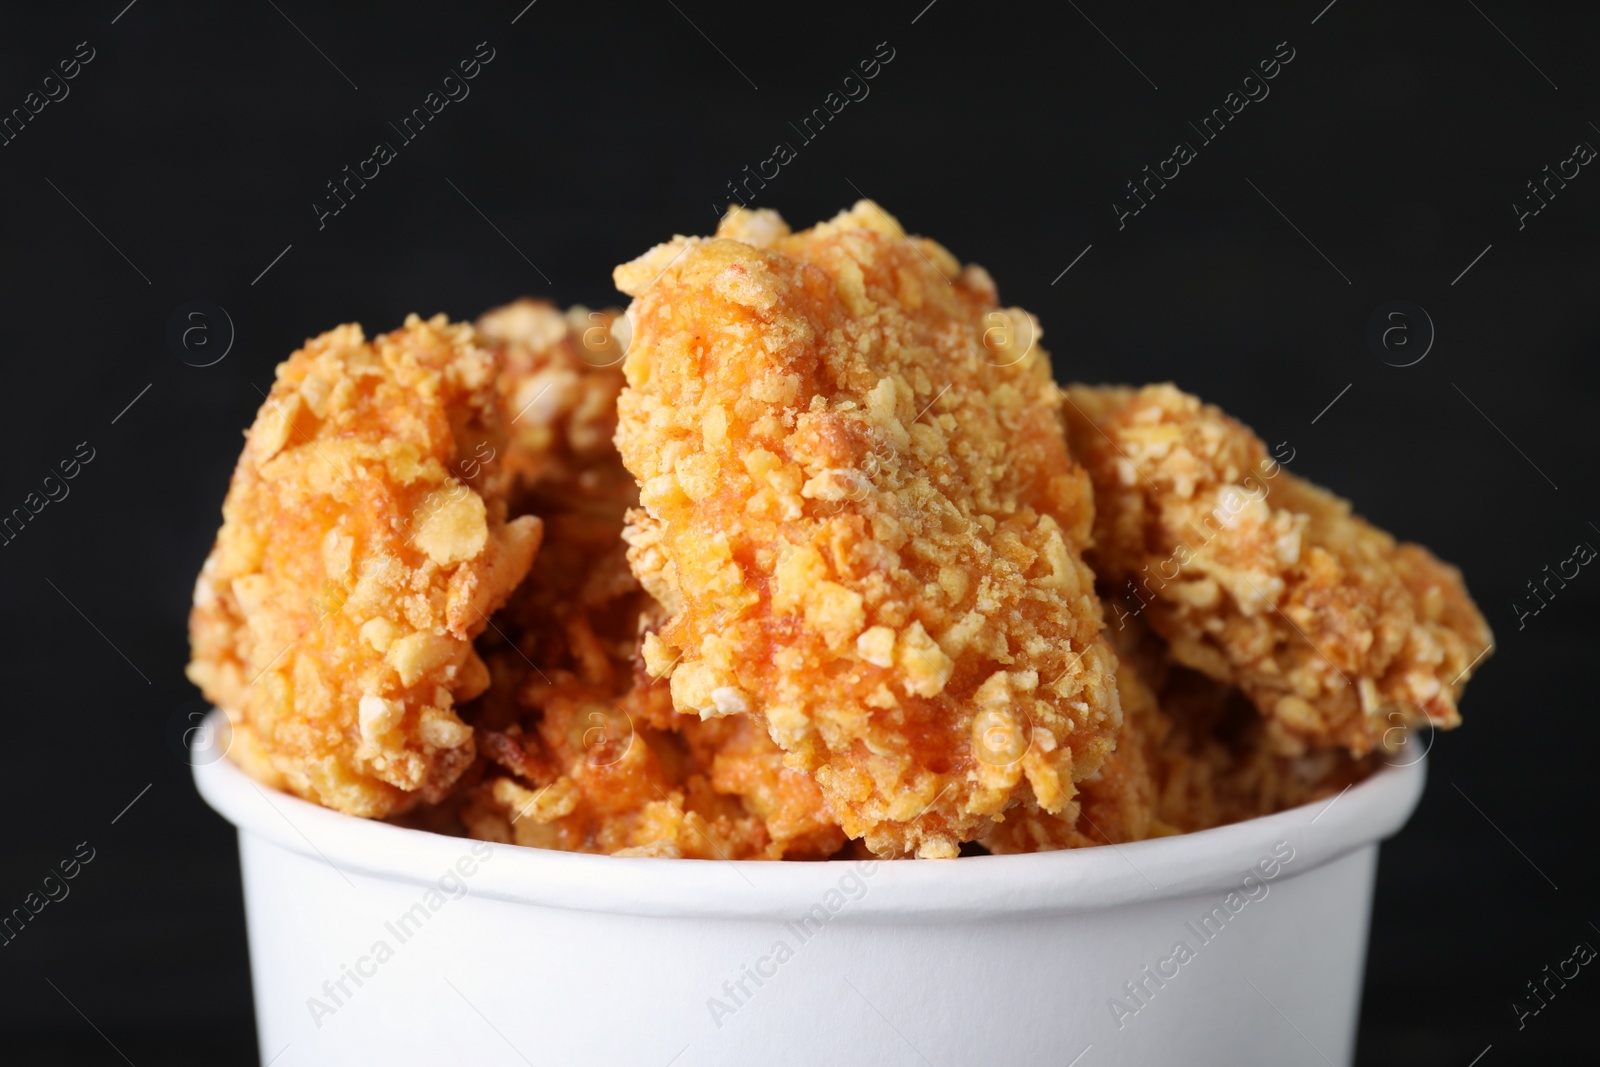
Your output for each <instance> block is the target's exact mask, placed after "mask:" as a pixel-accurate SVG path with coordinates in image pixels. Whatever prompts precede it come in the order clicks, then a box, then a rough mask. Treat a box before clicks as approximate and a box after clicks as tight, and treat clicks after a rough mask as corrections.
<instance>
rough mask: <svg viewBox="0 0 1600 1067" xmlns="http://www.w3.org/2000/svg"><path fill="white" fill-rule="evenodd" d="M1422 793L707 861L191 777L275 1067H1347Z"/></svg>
mask: <svg viewBox="0 0 1600 1067" xmlns="http://www.w3.org/2000/svg"><path fill="white" fill-rule="evenodd" d="M1423 778H1424V770H1423V766H1422V764H1421V763H1420V762H1418V763H1415V764H1412V765H1410V766H1405V767H1389V768H1385V769H1384V770H1383V771H1382V772H1381V773H1379V774H1377V775H1375V776H1374V777H1372V778H1371V779H1369V780H1368V781H1366V782H1364V783H1362V784H1361V785H1358V786H1355V787H1354V788H1352V789H1350V790H1348V791H1347V792H1346V793H1344V794H1342V795H1340V796H1339V797H1337V798H1334V799H1333V800H1332V801H1323V802H1321V803H1319V804H1317V805H1312V806H1307V807H1304V808H1297V809H1295V810H1292V811H1286V812H1282V813H1280V814H1277V815H1273V816H1269V817H1267V818H1262V819H1254V820H1251V821H1249V822H1245V823H1239V824H1236V825H1233V826H1226V827H1222V828H1219V829H1216V830H1208V831H1205V832H1203V833H1197V834H1187V835H1184V836H1181V837H1172V838H1166V839H1163V840H1157V841H1144V842H1139V843H1137V844H1132V845H1122V846H1117V847H1105V848H1091V849H1079V850H1076V851H1069V852H1055V853H1046V854H1041V855H1032V856H986V857H969V858H965V859H959V860H953V861H926V860H925V861H898V862H876V863H858V862H848V861H835V862H828V863H798V862H795V863H759V862H740V863H734V862H715V861H711V862H706V861H697V860H667V859H618V858H613V857H607V856H586V855H574V854H569V853H561V852H547V851H544V850H540V849H529V848H520V847H516V846H511V845H488V844H485V843H482V842H473V841H468V840H464V839H457V838H451V837H443V836H439V835H435V834H429V833H423V832H420V831H416V830H405V829H400V828H397V827H394V826H389V825H385V824H383V823H378V822H369V821H365V820H362V819H357V818H352V817H350V816H347V815H341V814H338V813H337V812H333V811H329V810H326V809H323V808H319V807H316V806H315V805H312V804H308V803H306V802H305V801H302V800H298V799H295V798H293V797H290V796H286V795H284V794H281V793H277V792H275V791H272V790H269V789H266V788H265V787H262V786H259V785H257V784H256V783H255V782H253V781H252V780H251V779H249V778H247V777H246V776H245V775H244V774H243V773H242V772H241V771H240V770H239V769H238V768H237V767H235V766H234V765H233V764H232V763H231V762H229V761H228V760H225V759H219V760H216V761H215V762H211V763H208V764H205V765H201V766H196V768H195V781H196V783H197V784H198V786H199V788H200V792H201V794H202V795H203V796H204V797H205V799H206V800H207V801H208V802H209V803H210V804H211V806H212V807H214V808H216V810H217V811H219V812H221V813H222V814H223V815H224V816H225V817H226V818H227V819H228V820H229V821H230V822H232V823H233V824H234V825H235V826H237V827H238V828H239V853H240V860H241V863H242V864H243V868H244V891H245V903H246V912H247V915H248V920H249V937H250V959H251V970H252V974H253V976H254V982H255V1004H256V1023H257V1026H258V1028H259V1041H260V1051H261V1057H262V1062H263V1063H269V1062H275V1064H276V1065H277V1067H298V1065H303V1064H335V1063H381V1064H385V1065H398V1064H472V1065H479V1064H485V1065H487V1064H517V1063H523V1062H527V1063H538V1064H547V1063H550V1064H643V1065H646V1067H668V1065H669V1064H670V1065H672V1067H691V1065H695V1064H722V1063H730V1064H731V1063H760V1064H828V1065H832V1064H871V1065H873V1067H888V1065H894V1064H907V1065H930V1064H938V1065H947V1064H948V1065H955V1064H1005V1065H1008V1067H1012V1065H1025V1064H1049V1065H1052V1067H1065V1065H1068V1064H1076V1065H1078V1067H1103V1065H1109V1064H1127V1065H1133V1064H1140V1065H1147V1064H1153V1063H1184V1064H1273V1065H1290V1064H1308V1065H1326V1064H1347V1063H1349V1062H1350V1060H1351V1057H1352V1055H1353V1049H1354V1042H1355V1025H1356V1009H1357V1003H1358V999H1359V993H1360V986H1361V975H1362V967H1363V959H1364V956H1365V951H1366V939H1367V922H1368V915H1369V910H1370V906H1371V900H1372V882H1373V873H1374V869H1375V866H1376V862H1377V855H1378V851H1377V843H1378V841H1380V840H1381V839H1382V838H1384V837H1386V836H1388V835H1390V834H1392V833H1394V832H1395V831H1396V830H1398V829H1399V828H1400V826H1401V825H1402V824H1403V823H1404V822H1405V820H1406V819H1407V818H1408V817H1409V815H1410V814H1411V811H1412V809H1413V808H1414V807H1415V806H1416V803H1417V799H1418V797H1419V795H1420V794H1421V791H1422V785H1423ZM441 883H442V886H443V891H441ZM1180 945H1181V946H1182V948H1180V947H1179V946H1180ZM1075 1057H1079V1058H1076V1059H1075Z"/></svg>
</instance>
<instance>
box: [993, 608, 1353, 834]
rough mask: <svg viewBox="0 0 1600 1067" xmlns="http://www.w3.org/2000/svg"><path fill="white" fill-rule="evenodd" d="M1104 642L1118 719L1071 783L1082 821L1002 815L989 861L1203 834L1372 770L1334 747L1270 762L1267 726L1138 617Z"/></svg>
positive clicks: (1331, 791)
mask: <svg viewBox="0 0 1600 1067" xmlns="http://www.w3.org/2000/svg"><path fill="white" fill-rule="evenodd" d="M1102 595H1105V591H1104V590H1102ZM1111 636H1112V638H1113V642H1112V643H1113V645H1114V647H1115V648H1116V650H1117V654H1118V657H1119V660H1120V663H1119V666H1118V668H1117V687H1118V689H1119V691H1120V693H1121V697H1122V711H1123V728H1122V731H1121V733H1120V734H1119V735H1118V738H1117V748H1116V751H1114V752H1113V753H1112V754H1111V755H1110V756H1109V757H1108V758H1107V759H1106V762H1105V764H1104V765H1103V766H1102V767H1101V768H1100V770H1099V771H1097V772H1096V773H1095V774H1093V775H1091V776H1090V777H1089V778H1087V779H1085V780H1084V781H1082V782H1080V783H1079V794H1078V802H1079V804H1081V806H1082V809H1083V810H1082V812H1081V814H1079V815H1078V816H1077V817H1076V818H1071V817H1069V815H1070V813H1063V814H1061V815H1050V814H1047V813H1044V812H1039V811H1036V810H1029V809H1026V808H1024V809H1023V810H1021V811H1020V812H1011V813H1008V814H1007V817H1006V821H1005V822H1003V823H999V824H998V825H996V826H995V827H994V829H993V830H992V831H991V832H990V833H989V834H987V835H985V837H984V838H983V841H982V843H983V844H984V845H985V846H986V847H987V848H988V849H989V850H990V851H991V852H995V853H1015V852H1046V851H1053V850H1055V849H1062V848H1081V847H1083V846H1085V845H1100V844H1107V843H1110V844H1124V843H1126V842H1129V841H1142V840H1144V839H1146V838H1150V837H1166V836H1169V835H1171V834H1178V833H1193V832H1194V831H1197V830H1208V829H1210V828H1212V827H1214V826H1225V825H1227V824H1229V823H1235V822H1241V821H1243V820H1245V819H1253V818H1256V817H1258V816H1262V815H1271V814H1273V813H1274V812H1278V811H1283V810H1286V809H1288V808H1294V807H1299V806H1301V805H1303V804H1310V803H1312V802H1314V801H1317V800H1320V799H1323V798H1326V797H1331V796H1336V795H1337V794H1338V793H1339V792H1341V791H1342V790H1343V789H1345V788H1346V787H1347V786H1350V785H1353V784H1355V783H1356V782H1359V781H1361V780H1362V779H1363V778H1365V777H1366V776H1367V775H1368V774H1370V773H1371V771H1372V770H1373V769H1374V760H1373V758H1372V757H1368V758H1366V759H1364V760H1358V759H1356V758H1354V757H1352V756H1351V755H1350V754H1349V753H1347V752H1345V751H1344V750H1343V749H1338V748H1334V749H1323V750H1319V751H1313V752H1309V753H1307V754H1306V755H1303V756H1283V755H1278V754H1275V753H1274V752H1273V750H1272V746H1271V745H1269V744H1268V743H1267V738H1266V733H1267V723H1266V721H1265V720H1263V719H1262V717H1261V716H1260V715H1258V714H1257V713H1256V711H1255V708H1254V707H1253V706H1252V705H1251V704H1250V702H1249V700H1248V699H1246V697H1245V696H1244V694H1243V693H1241V692H1240V691H1239V690H1238V689H1236V688H1234V687H1232V686H1228V685H1224V684H1222V683H1220V682H1215V681H1212V680H1211V679H1210V678H1207V677H1206V676H1205V675H1203V674H1200V673H1199V672H1197V671H1192V670H1189V669H1187V668H1185V667H1182V666H1179V665H1178V664H1176V663H1174V662H1172V659H1171V655H1170V652H1169V650H1168V648H1167V644H1166V642H1164V641H1162V640H1161V639H1160V638H1159V637H1156V636H1155V635H1154V634H1152V633H1150V632H1149V630H1148V628H1146V627H1145V626H1144V625H1143V624H1142V623H1140V622H1138V621H1136V620H1135V621H1131V622H1130V623H1129V624H1128V625H1127V626H1125V627H1124V628H1123V629H1122V630H1113V631H1112V633H1111Z"/></svg>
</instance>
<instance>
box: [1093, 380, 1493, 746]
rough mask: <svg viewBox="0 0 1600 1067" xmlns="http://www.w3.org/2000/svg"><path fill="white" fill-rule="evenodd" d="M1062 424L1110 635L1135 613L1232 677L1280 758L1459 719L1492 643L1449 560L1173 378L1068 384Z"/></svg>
mask: <svg viewBox="0 0 1600 1067" xmlns="http://www.w3.org/2000/svg"><path fill="white" fill-rule="evenodd" d="M1066 414H1067V418H1068V424H1069V430H1070V435H1071V440H1072V446H1073V450H1074V453H1075V454H1076V455H1077V456H1079V457H1080V458H1081V459H1082V461H1083V463H1084V464H1085V466H1086V467H1087V468H1088V469H1089V473H1090V476H1091V477H1092V478H1093V479H1094V483H1095V499H1096V504H1097V509H1098V510H1097V514H1096V519H1095V535H1094V547H1093V548H1092V549H1091V550H1090V552H1089V559H1090V562H1091V563H1092V565H1093V566H1094V567H1095V569H1096V573H1097V574H1098V575H1099V577H1100V579H1101V581H1102V582H1103V583H1105V585H1106V586H1107V587H1109V589H1111V590H1113V591H1114V593H1108V596H1111V597H1112V600H1111V604H1112V607H1111V609H1110V613H1111V615H1112V616H1113V619H1112V620H1111V625H1113V626H1117V625H1119V624H1120V623H1121V621H1122V620H1123V618H1124V617H1125V616H1127V615H1130V614H1140V615H1142V617H1144V618H1145V619H1146V620H1147V621H1148V623H1149V625H1150V627H1151V628H1152V629H1154V630H1155V631H1156V632H1157V633H1159V634H1160V635H1161V636H1162V637H1163V638H1165V639H1166V640H1167V641H1168V642H1169V643H1170V645H1171V651H1172V656H1173V658H1174V659H1175V660H1176V661H1177V662H1179V663H1181V664H1183V665H1185V666H1188V667H1191V668H1193V669H1195V670H1198V671H1201V672H1203V673H1205V674H1207V675H1209V676H1210V677H1211V678H1213V679H1216V680H1217V681H1220V682H1224V683H1227V684H1231V685H1237V686H1238V687H1239V688H1240V689H1242V690H1243V691H1244V692H1245V694H1246V695H1248V696H1249V698H1250V699H1251V700H1252V701H1253V702H1254V703H1255V704H1256V706H1257V707H1258V708H1259V709H1260V710H1261V712H1262V713H1263V714H1264V715H1265V716H1267V719H1268V740H1269V741H1270V743H1271V747H1272V748H1273V749H1274V750H1275V751H1277V752H1280V753H1283V754H1289V755H1298V754H1301V753H1304V752H1306V751H1307V750H1308V749H1314V748H1325V747H1329V746H1335V745H1337V746H1342V747H1344V748H1345V749H1347V750H1349V751H1350V752H1352V753H1353V754H1355V755H1358V756H1359V755H1362V754H1365V753H1366V752H1368V751H1371V750H1372V749H1373V748H1375V747H1382V746H1383V745H1384V744H1385V735H1386V734H1387V735H1388V738H1387V740H1388V742H1389V743H1393V742H1395V741H1397V740H1398V739H1399V738H1401V737H1402V736H1403V731H1402V730H1400V729H1399V728H1400V727H1410V726H1415V725H1418V724H1421V723H1431V724H1433V725H1434V726H1438V727H1441V728H1449V727H1452V726H1455V725H1456V724H1457V723H1458V722H1460V716H1459V713H1458V712H1457V708H1456V700H1457V697H1458V696H1459V695H1460V693H1461V690H1462V688H1463V686H1464V685H1465V683H1466V680H1467V678H1468V677H1469V676H1470V674H1471V672H1472V669H1473V667H1474V666H1475V664H1476V663H1477V662H1479V661H1480V660H1481V658H1482V657H1483V655H1484V654H1485V653H1486V652H1487V651H1488V649H1489V648H1490V645H1491V643H1492V640H1493V637H1492V635H1491V634H1490V632H1489V628H1488V625H1487V624H1486V623H1485V622H1484V619H1483V616H1482V615H1481V614H1480V613H1479V612H1478V610H1477V608H1476V606H1475V605H1474V604H1473V603H1472V601H1471V598H1470V597H1468V595H1467V591H1466V588H1465V586H1464V585H1463V584H1462V581H1461V575H1460V572H1459V571H1457V570H1456V569H1455V568H1454V567H1451V566H1449V565H1448V564H1445V563H1441V562H1440V561H1439V560H1437V559H1435V558H1434V557H1433V556H1432V555H1431V554H1429V553H1428V551H1427V550H1426V549H1424V548H1422V547H1420V546H1418V545H1411V544H1397V543H1396V542H1395V540H1394V539H1393V538H1392V537H1390V536H1389V535H1388V534H1387V533H1384V532H1383V531H1382V530H1379V529H1377V528H1375V527H1373V526H1371V525H1370V524H1368V523H1367V522H1366V521H1364V520H1363V519H1361V518H1360V517H1358V516H1356V515H1353V514H1351V511H1350V506H1349V504H1348V503H1346V502H1345V501H1344V500H1341V499H1340V498H1338V497H1336V496H1334V495H1332V494H1331V493H1328V492H1325V491H1324V490H1322V489H1319V488H1317V487H1316V486H1314V485H1312V484H1310V483H1309V482H1306V481H1304V480H1302V479H1300V478H1298V477H1296V476H1295V475H1293V474H1290V473H1288V472H1287V471H1286V470H1283V469H1282V467H1281V465H1280V464H1279V463H1278V462H1277V460H1275V459H1273V458H1272V457H1271V456H1269V455H1268V453H1267V450H1266V447H1265V446H1264V445H1263V444H1262V443H1261V441H1260V440H1259V439H1258V438H1257V437H1256V436H1255V435H1254V434H1253V433H1251V432H1250V430H1249V429H1248V428H1246V427H1245V426H1242V425H1241V424H1239V423H1238V422H1236V421H1235V420H1233V419H1231V418H1229V417H1228V416H1227V415H1225V414H1223V413H1222V412H1221V411H1219V410H1218V409H1217V408H1215V407H1212V406H1210V405H1203V404H1201V403H1200V401H1199V400H1197V399H1195V398H1194V397H1192V396H1188V395H1187V394H1184V393H1181V392H1179V391H1178V390H1177V389H1175V388H1173V387H1172V386H1171V385H1152V386H1147V387H1145V388H1143V389H1140V390H1132V389H1127V388H1104V387H1091V386H1073V387H1071V388H1070V389H1069V390H1068V404H1067V409H1066Z"/></svg>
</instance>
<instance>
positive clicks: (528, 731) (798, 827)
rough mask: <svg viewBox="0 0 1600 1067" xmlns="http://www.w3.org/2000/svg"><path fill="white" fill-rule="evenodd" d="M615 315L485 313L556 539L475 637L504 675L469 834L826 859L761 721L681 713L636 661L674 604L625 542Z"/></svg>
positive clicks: (536, 502) (515, 427)
mask: <svg viewBox="0 0 1600 1067" xmlns="http://www.w3.org/2000/svg"><path fill="white" fill-rule="evenodd" d="M617 315H618V313H617V312H614V311H606V312H586V311H584V310H583V309H581V308H580V309H573V310H572V311H569V312H567V313H565V314H563V313H562V312H560V311H558V310H556V309H555V308H554V307H553V306H552V305H549V304H545V303H543V302H541V301H533V300H520V301H517V302H516V303H514V304H511V305H508V306H506V307H504V308H500V309H497V310H495V311H491V312H489V313H487V314H486V315H484V316H483V318H481V319H480V320H479V323H478V328H479V330H480V332H481V333H483V334H484V335H486V336H487V337H489V338H491V339H492V340H493V341H494V342H495V343H497V344H499V345H501V346H502V348H503V350H504V353H505V370H504V371H503V373H502V376H501V394H502V397H503V402H504V403H505V404H506V418H507V421H508V422H510V423H511V433H510V444H509V447H508V449H507V451H506V454H505V457H504V459H505V467H506V469H507V471H509V472H514V475H515V477H516V481H517V485H516V488H515V490H514V491H513V494H512V498H513V510H524V509H525V510H527V511H530V512H532V513H534V514H537V515H539V516H540V517H541V518H542V519H543V521H544V524H545V537H544V544H543V546H542V547H541V549H540V551H539V555H538V557H537V559H536V560H535V561H534V565H533V567H532V569H531V570H530V573H529V576H528V578H527V580H526V581H524V582H523V584H522V585H521V586H520V587H519V588H518V590H517V592H516V593H515V594H514V596H513V598H512V601H511V603H509V604H508V605H507V606H506V608H505V609H504V610H503V611H502V612H501V613H500V614H499V615H498V616H497V617H496V619H495V623H494V625H495V628H494V630H492V631H490V632H489V633H486V634H485V635H484V637H483V638H482V639H480V641H479V645H480V647H481V648H482V649H484V652H485V658H486V660H487V661H488V663H489V665H490V668H491V671H492V673H493V675H494V678H495V683H494V685H493V686H492V687H491V689H490V691H489V692H488V693H486V694H485V695H484V697H483V698H481V699H480V700H479V701H478V702H477V703H476V704H474V705H473V706H472V707H470V708H468V709H466V710H465V711H464V712H463V714H464V715H465V716H466V718H467V719H468V721H469V722H472V723H473V724H474V725H475V726H476V727H477V728H478V733H479V746H478V747H479V750H480V752H482V753H483V755H484V757H485V759H486V761H487V762H488V766H487V767H485V768H484V771H483V774H482V777H481V780H479V781H478V782H476V783H474V784H473V785H472V786H471V788H470V789H469V791H468V792H469V796H468V798H467V799H466V802H465V804H464V805H462V806H461V807H460V810H459V817H460V819H461V821H462V822H463V823H464V824H465V825H466V826H467V827H468V829H469V832H471V833H472V834H473V836H477V837H483V838H486V839H489V840H497V841H515V842H517V843H519V844H524V845H532V846H536V847H541V848H557V849H563V850H566V851H583V852H602V853H625V854H630V855H633V854H637V855H670V856H686V857H694V858H704V859H778V858H782V857H784V856H791V857H794V856H798V857H809V858H821V857H824V856H827V855H829V854H831V853H832V852H835V851H837V850H838V848H839V847H840V845H842V844H843V843H844V833H843V831H841V830H840V829H839V828H838V824H837V822H836V821H835V820H834V819H833V818H832V816H831V814H830V812H829V811H828V807H827V804H826V803H825V802H824V801H823V799H822V796H821V793H820V792H819V791H818V789H817V787H816V784H815V783H814V782H812V781H811V780H810V779H809V778H808V777H807V776H805V775H803V774H801V773H799V772H797V771H791V770H788V769H786V768H784V767H783V766H782V758H783V757H782V752H781V751H780V750H779V749H778V747H777V746H776V745H775V744H773V743H772V741H771V739H770V738H768V737H767V736H766V734H765V732H764V731H763V730H762V729H761V728H760V727H759V726H758V725H757V724H755V723H754V722H753V721H749V720H747V721H745V722H744V723H739V724H735V723H731V722H730V723H713V724H704V725H703V724H701V723H700V722H699V720H697V719H688V718H685V717H684V716H681V715H679V714H677V713H676V712H674V711H673V709H672V701H671V697H670V695H669V693H668V690H667V685H666V683H665V682H658V681H656V680H655V679H652V678H650V677H649V676H647V675H645V674H644V673H643V671H642V670H641V669H640V668H641V666H642V665H641V663H640V660H639V651H638V650H639V642H640V638H641V635H642V633H643V632H644V630H645V629H647V628H649V627H652V626H654V625H658V624H659V622H660V614H661V613H660V609H659V608H658V607H657V606H656V604H655V602H654V600H653V599H652V598H651V597H650V596H649V594H647V593H646V592H644V590H642V589H641V588H640V586H639V583H638V581H637V580H636V579H635V578H634V576H633V574H632V573H631V572H630V570H629V568H628V563H627V560H626V558H625V551H626V548H627V546H626V544H625V543H624V542H623V540H622V530H623V522H624V515H625V513H626V511H627V509H628V508H630V507H632V506H633V505H635V504H636V503H637V501H638V489H637V486H636V485H635V483H634V480H633V477H632V475H630V474H629V473H628V472H627V471H626V470H625V469H624V468H623V466H622V462H621V458H620V457H619V456H618V455H617V450H616V446H615V445H614V444H613V443H612V440H611V436H612V432H613V430H614V427H615V424H616V396H617V394H618V393H619V392H620V391H621V389H622V385H623V380H622V371H621V369H620V367H619V366H618V365H617V364H618V363H620V360H621V351H620V345H619V343H618V342H617V340H616V339H615V337H613V335H612V330H611V326H612V322H613V320H614V319H616V317H617ZM624 325H625V323H624ZM597 330H598V331H600V332H599V333H597V332H596V331H597ZM602 335H603V337H604V339H605V340H604V342H602V340H601V337H602ZM607 345H610V346H611V347H610V348H607V347H606V346H607ZM518 412H521V413H522V414H521V418H517V414H518ZM535 797H537V798H538V799H537V800H535V799H534V798H535Z"/></svg>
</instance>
